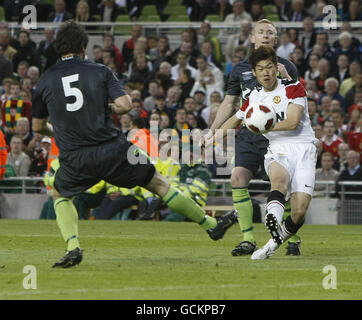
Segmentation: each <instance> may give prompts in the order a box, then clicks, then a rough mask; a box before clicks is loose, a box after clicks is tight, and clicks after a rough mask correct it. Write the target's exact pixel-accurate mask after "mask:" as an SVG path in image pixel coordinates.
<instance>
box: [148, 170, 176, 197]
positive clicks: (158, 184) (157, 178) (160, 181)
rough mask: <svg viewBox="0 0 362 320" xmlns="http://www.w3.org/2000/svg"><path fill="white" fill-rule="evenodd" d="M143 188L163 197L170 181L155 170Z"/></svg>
mask: <svg viewBox="0 0 362 320" xmlns="http://www.w3.org/2000/svg"><path fill="white" fill-rule="evenodd" d="M145 188H146V189H147V190H149V191H151V192H153V193H155V194H157V195H159V196H160V197H164V196H165V195H166V193H167V192H168V189H169V188H170V183H169V182H168V181H167V180H166V179H165V178H164V177H163V176H162V175H161V174H160V173H159V172H158V171H155V174H154V176H153V178H152V179H151V181H150V183H149V184H148V185H147V186H145Z"/></svg>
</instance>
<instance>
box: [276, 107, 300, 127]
mask: <svg viewBox="0 0 362 320" xmlns="http://www.w3.org/2000/svg"><path fill="white" fill-rule="evenodd" d="M303 114H304V107H303V106H301V105H300V104H295V103H289V105H288V108H287V118H286V119H285V120H282V121H280V122H277V123H276V125H275V126H274V128H273V129H272V130H271V131H293V130H296V129H297V128H298V126H299V123H300V121H301V120H302V116H303Z"/></svg>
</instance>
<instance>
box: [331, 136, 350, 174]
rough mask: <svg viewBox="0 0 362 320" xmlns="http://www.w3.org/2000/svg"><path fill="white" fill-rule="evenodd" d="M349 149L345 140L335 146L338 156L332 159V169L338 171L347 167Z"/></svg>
mask: <svg viewBox="0 0 362 320" xmlns="http://www.w3.org/2000/svg"><path fill="white" fill-rule="evenodd" d="M349 150H350V148H349V145H348V144H347V143H345V142H342V143H340V144H339V145H338V147H337V152H338V158H337V159H336V160H335V161H334V165H333V169H335V170H337V171H338V172H339V173H341V172H342V171H343V170H344V169H347V153H348V151H349Z"/></svg>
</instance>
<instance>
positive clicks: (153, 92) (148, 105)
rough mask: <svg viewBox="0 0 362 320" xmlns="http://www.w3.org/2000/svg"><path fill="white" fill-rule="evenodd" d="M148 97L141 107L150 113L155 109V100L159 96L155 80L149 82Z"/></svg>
mask: <svg viewBox="0 0 362 320" xmlns="http://www.w3.org/2000/svg"><path fill="white" fill-rule="evenodd" d="M148 94H149V96H148V97H147V98H146V99H145V101H144V105H143V107H144V108H145V109H146V111H148V112H151V111H152V110H153V109H155V108H156V99H157V96H158V95H159V84H158V82H157V81H156V80H151V81H150V82H149V84H148Z"/></svg>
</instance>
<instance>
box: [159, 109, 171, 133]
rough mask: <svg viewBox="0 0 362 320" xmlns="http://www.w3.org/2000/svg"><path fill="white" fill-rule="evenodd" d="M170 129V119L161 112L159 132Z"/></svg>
mask: <svg viewBox="0 0 362 320" xmlns="http://www.w3.org/2000/svg"><path fill="white" fill-rule="evenodd" d="M169 128H170V117H169V115H168V114H167V113H166V112H161V122H160V130H164V129H169Z"/></svg>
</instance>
